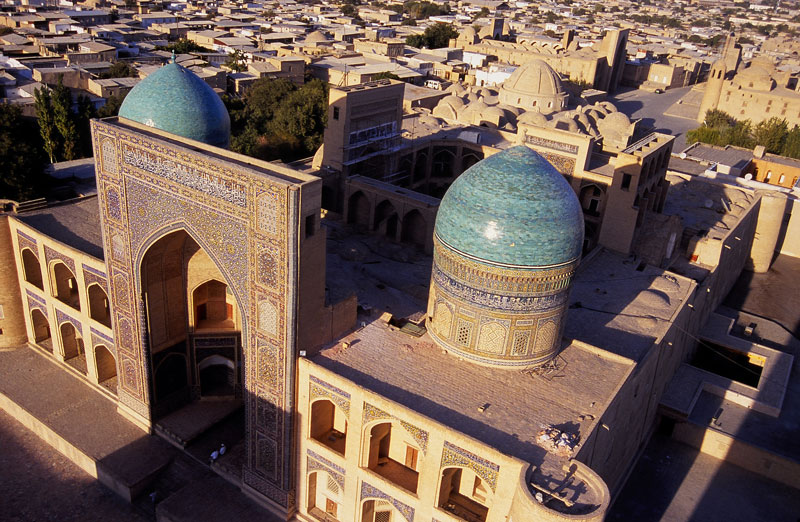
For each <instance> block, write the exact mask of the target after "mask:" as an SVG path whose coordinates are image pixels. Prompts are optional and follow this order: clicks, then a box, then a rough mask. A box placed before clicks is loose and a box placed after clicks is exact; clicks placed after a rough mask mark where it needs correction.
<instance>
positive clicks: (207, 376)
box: [197, 355, 236, 397]
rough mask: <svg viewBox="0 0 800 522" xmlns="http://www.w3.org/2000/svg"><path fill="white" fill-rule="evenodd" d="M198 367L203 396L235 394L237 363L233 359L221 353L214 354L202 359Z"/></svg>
mask: <svg viewBox="0 0 800 522" xmlns="http://www.w3.org/2000/svg"><path fill="white" fill-rule="evenodd" d="M197 368H198V373H199V377H200V394H201V395H202V396H203V397H212V396H227V395H234V394H235V392H236V365H235V364H234V362H233V361H231V360H230V359H228V358H227V357H222V356H221V355H212V356H210V357H206V358H205V359H203V360H202V361H200V364H198V365H197Z"/></svg>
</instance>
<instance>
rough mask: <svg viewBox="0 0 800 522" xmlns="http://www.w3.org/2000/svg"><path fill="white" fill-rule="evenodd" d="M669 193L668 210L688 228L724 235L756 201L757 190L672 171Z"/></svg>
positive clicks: (668, 178)
mask: <svg viewBox="0 0 800 522" xmlns="http://www.w3.org/2000/svg"><path fill="white" fill-rule="evenodd" d="M667 181H669V183H670V187H669V196H668V197H667V203H666V205H665V206H664V214H668V215H669V214H672V215H677V216H679V217H680V218H681V220H682V221H683V225H684V226H685V227H686V228H688V229H693V230H695V231H697V232H707V233H708V235H709V237H717V238H722V237H724V236H725V235H727V234H728V232H730V231H731V230H732V229H733V228H734V227H735V226H736V225H737V224H738V222H739V220H740V219H741V218H742V216H743V215H744V214H745V212H746V210H747V209H748V208H750V206H751V205H752V204H753V199H754V196H753V193H752V191H751V190H748V189H746V188H740V187H737V186H735V185H729V184H725V183H719V182H714V181H709V180H704V179H702V178H698V177H690V176H681V175H677V174H668V175H667Z"/></svg>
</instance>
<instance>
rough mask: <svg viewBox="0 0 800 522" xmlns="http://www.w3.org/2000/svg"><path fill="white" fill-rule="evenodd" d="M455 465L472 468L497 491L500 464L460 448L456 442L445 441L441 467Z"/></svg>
mask: <svg viewBox="0 0 800 522" xmlns="http://www.w3.org/2000/svg"><path fill="white" fill-rule="evenodd" d="M453 466H456V467H461V468H468V469H471V470H472V471H474V472H475V474H476V475H478V476H479V477H480V478H482V479H483V480H485V481H486V483H487V484H489V487H490V488H492V491H495V488H497V475H498V473H499V472H500V466H498V465H497V464H495V463H493V462H491V461H488V460H486V459H484V458H482V457H479V456H477V455H475V454H474V453H471V452H469V451H467V450H465V449H463V448H459V447H458V446H456V445H455V444H452V443H450V442H447V441H445V443H444V451H443V452H442V465H441V467H440V469H445V468H450V467H453Z"/></svg>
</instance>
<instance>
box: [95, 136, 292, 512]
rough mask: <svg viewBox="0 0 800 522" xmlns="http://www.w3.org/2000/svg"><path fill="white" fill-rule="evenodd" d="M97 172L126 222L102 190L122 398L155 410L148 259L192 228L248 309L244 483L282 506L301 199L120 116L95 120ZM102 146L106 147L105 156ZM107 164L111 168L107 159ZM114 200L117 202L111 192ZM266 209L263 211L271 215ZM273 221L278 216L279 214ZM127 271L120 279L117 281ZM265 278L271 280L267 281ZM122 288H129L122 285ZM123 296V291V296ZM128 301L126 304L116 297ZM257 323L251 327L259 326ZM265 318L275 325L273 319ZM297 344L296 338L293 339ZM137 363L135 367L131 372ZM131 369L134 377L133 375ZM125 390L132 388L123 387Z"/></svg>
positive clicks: (259, 175) (145, 411)
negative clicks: (296, 213) (294, 211)
mask: <svg viewBox="0 0 800 522" xmlns="http://www.w3.org/2000/svg"><path fill="white" fill-rule="evenodd" d="M93 138H94V140H95V151H96V153H95V158H100V161H99V162H98V165H97V167H98V168H97V170H98V178H99V181H100V183H101V184H102V186H103V187H107V188H112V189H114V190H115V191H118V194H119V201H120V205H119V206H120V211H121V213H122V215H121V219H120V220H116V219H114V216H112V215H110V214H111V213H113V212H114V211H113V208H114V203H113V201H112V202H111V206H112V210H111V211H109V201H108V200H109V198H108V193H107V190H105V188H104V190H102V191H99V194H98V195H99V197H100V199H101V201H100V203H101V205H100V208H101V210H102V214H103V215H102V216H101V220H102V223H103V227H104V237H105V240H106V252H107V255H106V264H107V267H108V274H109V279H110V280H109V284H110V286H111V289H110V290H111V291H110V295H111V296H112V297H113V298H114V300H115V303H114V317H115V321H114V325H115V338H116V339H117V344H118V346H119V348H118V351H119V353H120V357H119V360H120V368H121V371H120V390H121V392H120V402H122V403H124V404H126V405H127V406H128V407H130V408H131V409H132V410H133V411H136V412H139V413H141V414H142V415H143V416H144V417H149V415H150V413H149V406H148V401H149V400H150V399H149V398H148V393H149V391H148V387H147V386H146V383H145V380H144V376H145V375H147V374H148V372H147V366H148V364H149V362H148V359H147V358H146V357H145V351H144V350H143V346H144V345H146V344H147V339H146V336H147V330H146V328H144V324H145V322H144V315H143V314H144V309H143V307H142V304H143V303H142V301H141V299H139V298H138V296H139V295H140V289H139V288H138V286H139V264H140V261H141V259H142V257H143V256H144V254H145V253H146V252H147V249H148V248H149V247H150V246H151V245H152V244H153V243H154V242H155V241H157V240H158V239H160V238H161V237H163V236H164V235H166V234H167V233H169V232H171V231H174V230H178V229H183V230H185V231H186V232H187V233H188V234H189V235H190V236H191V237H192V238H193V239H195V241H197V243H198V244H199V245H200V246H201V247H202V248H203V249H204V250H205V251H206V253H208V254H209V256H210V257H211V258H212V260H213V261H214V262H215V263H216V264H217V266H218V268H219V269H220V271H221V273H222V274H223V276H224V278H225V279H226V282H228V284H229V289H230V290H231V291H232V292H233V294H234V296H235V298H236V300H237V302H238V303H239V305H240V306H241V309H242V310H243V312H244V313H243V314H242V319H243V325H242V351H243V382H244V389H245V395H246V397H247V402H246V415H245V425H246V428H245V429H246V432H247V457H246V461H247V464H246V466H245V469H244V471H243V480H244V481H245V483H246V484H247V485H248V486H250V487H252V488H254V489H255V490H256V491H259V492H260V493H262V494H264V495H266V496H267V497H269V498H270V499H272V500H273V501H275V502H277V503H278V504H280V505H283V506H289V505H291V504H292V503H293V502H294V501H295V499H294V497H293V495H290V494H289V492H288V490H289V489H290V488H291V483H292V482H291V474H292V473H294V470H293V469H291V468H290V462H291V455H290V454H289V451H290V449H291V442H290V440H291V439H290V436H291V433H292V426H291V422H292V419H291V416H290V414H287V413H286V412H291V411H293V410H294V408H293V406H292V405H291V403H290V402H289V401H293V400H294V399H293V395H292V394H293V393H294V385H293V383H292V382H291V380H292V379H293V378H294V377H293V376H294V372H293V371H289V369H290V367H291V366H290V365H291V364H292V360H291V359H289V358H287V357H286V353H285V351H286V349H287V348H286V346H287V343H289V342H290V341H289V339H288V335H287V329H286V326H285V323H286V320H287V317H288V315H287V309H286V304H285V301H286V299H287V288H286V283H287V277H288V276H287V269H288V268H287V267H289V266H290V263H292V262H294V263H296V261H291V259H292V258H291V256H290V253H289V252H288V250H287V242H288V238H289V237H294V233H293V232H291V235H290V231H289V228H290V227H291V228H293V227H295V226H296V222H297V220H296V219H290V216H289V215H288V214H287V209H290V208H294V207H292V205H294V206H297V205H298V202H297V201H296V200H291V201H292V202H293V203H292V204H291V205H290V204H289V201H290V198H289V196H288V195H287V194H288V184H287V183H286V182H285V181H283V180H277V179H275V178H271V177H270V176H268V175H264V173H263V172H262V171H260V170H259V171H255V170H252V169H250V168H248V167H246V166H244V165H236V167H235V168H231V164H230V163H227V162H226V161H221V160H219V159H216V158H215V157H213V156H209V155H205V154H203V153H202V152H194V151H192V150H190V149H188V148H184V147H180V146H173V145H171V144H169V143H168V142H166V141H161V140H158V139H152V138H151V137H149V136H148V135H146V134H142V133H138V132H133V131H128V130H125V129H123V128H122V127H120V126H116V125H115V124H113V123H105V122H99V121H95V122H93ZM106 142H109V143H113V144H114V147H113V150H112V148H111V147H110V146H107V147H106V149H105V151H104V152H107V153H108V154H109V155H110V154H112V152H113V153H114V154H115V156H114V157H115V158H117V164H116V166H114V167H111V168H109V169H104V168H102V166H103V165H104V164H105V163H107V162H104V161H103V159H102V158H101V156H102V152H101V150H102V149H103V146H105V145H106ZM98 152H100V153H99V154H98ZM101 163H102V165H101ZM265 194H268V195H269V199H271V202H270V203H269V205H267V206H268V207H269V209H266V207H265V209H266V210H268V214H269V216H271V218H270V220H269V222H267V220H265V219H261V223H260V224H259V222H258V221H259V217H258V210H257V208H256V204H255V203H256V202H257V201H258V198H259V197H260V196H262V195H265ZM110 199H112V200H113V199H114V196H113V195H112V196H111V198H110ZM263 217H264V214H263V212H262V218H263ZM272 218H274V219H272ZM262 249H263V250H264V251H268V252H269V253H270V254H271V256H272V258H273V262H272V263H267V264H262V267H266V268H271V269H270V270H261V271H260V273H261V274H264V275H265V277H264V278H261V277H260V275H259V267H258V262H259V259H258V254H259V252H261V251H262ZM117 275H119V276H120V278H116V276H117ZM262 279H263V280H262ZM117 287H120V288H121V290H118V289H117ZM117 294H119V295H117ZM117 300H118V301H119V304H118V303H117V302H116V301H117ZM264 300H268V301H269V302H270V303H271V305H272V306H273V308H274V310H273V311H270V314H269V315H270V324H269V326H268V327H267V328H266V330H268V331H267V332H265V331H261V330H259V329H257V328H255V327H256V326H257V321H255V320H253V321H251V318H253V319H257V318H258V310H257V303H258V302H260V301H264ZM251 322H252V325H253V327H254V328H250V323H251ZM265 324H266V323H265ZM292 342H293V341H292ZM128 370H130V371H128ZM126 372H127V374H126ZM123 391H124V393H123Z"/></svg>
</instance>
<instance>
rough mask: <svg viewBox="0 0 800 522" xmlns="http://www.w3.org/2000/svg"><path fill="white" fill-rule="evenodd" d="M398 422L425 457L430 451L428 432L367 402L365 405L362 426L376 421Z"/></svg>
mask: <svg viewBox="0 0 800 522" xmlns="http://www.w3.org/2000/svg"><path fill="white" fill-rule="evenodd" d="M383 419H387V420H397V421H399V422H400V425H401V426H403V428H404V429H405V430H406V431H407V432H408V433H409V435H411V437H412V438H413V439H414V440H415V441H416V443H417V444H418V445H419V448H420V449H421V450H422V454H423V455H425V454H426V453H427V451H428V432H427V431H425V430H423V429H421V428H418V427H416V426H414V425H413V424H411V423H410V422H406V421H404V420H401V419H399V418H398V417H395V416H394V415H392V414H390V413H387V412H385V411H383V410H382V409H380V408H378V407H376V406H373V405H372V404H370V403H368V402H365V403H364V413H363V418H362V425H366V424H369V423H370V422H373V421H376V420H383Z"/></svg>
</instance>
